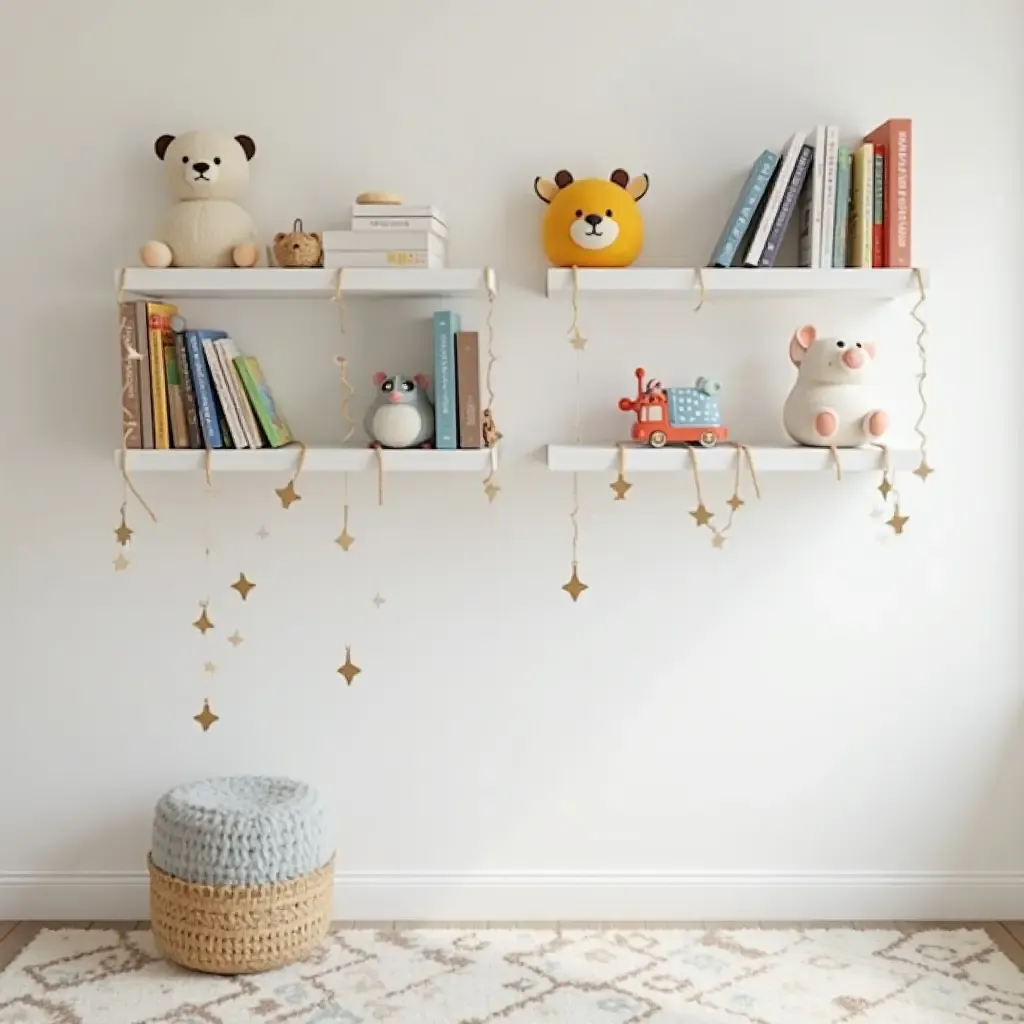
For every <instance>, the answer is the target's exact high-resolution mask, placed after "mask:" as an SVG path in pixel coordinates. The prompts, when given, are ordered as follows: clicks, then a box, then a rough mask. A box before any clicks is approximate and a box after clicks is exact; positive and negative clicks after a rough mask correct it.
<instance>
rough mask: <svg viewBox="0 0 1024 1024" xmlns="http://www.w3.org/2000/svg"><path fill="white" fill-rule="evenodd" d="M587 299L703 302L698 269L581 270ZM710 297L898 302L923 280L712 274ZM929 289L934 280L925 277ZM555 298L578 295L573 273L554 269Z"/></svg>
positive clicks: (855, 273) (908, 276) (735, 270)
mask: <svg viewBox="0 0 1024 1024" xmlns="http://www.w3.org/2000/svg"><path fill="white" fill-rule="evenodd" d="M578 273H579V291H580V294H581V295H588V296H589V295H607V296H618V297H620V298H631V297H650V296H656V295H662V296H668V297H673V296H674V297H676V298H681V299H692V300H693V301H697V300H699V298H700V294H701V290H700V278H699V276H698V273H697V270H696V268H694V267H624V268H622V269H614V270H603V269H602V270H596V269H592V270H580V271H579V272H578ZM701 273H702V275H703V277H704V296H705V300H706V301H707V302H712V301H719V300H728V301H731V300H734V299H772V298H776V299H799V298H806V299H810V298H823V299H827V298H833V299H872V300H887V299H897V298H900V297H901V296H906V295H916V294H917V291H918V288H917V278H916V276H915V274H914V271H913V270H909V269H899V270H897V269H891V268H884V269H877V270H854V269H850V270H831V269H829V270H810V269H807V268H803V267H771V268H767V267H765V268H756V269H747V268H743V267H729V268H726V269H719V268H712V267H709V268H706V269H702V271H701ZM921 276H922V278H923V280H924V284H925V286H927V285H928V274H927V272H926V271H922V272H921ZM547 293H548V296H549V297H568V296H571V295H572V271H571V270H560V269H554V268H551V269H549V270H548V275H547Z"/></svg>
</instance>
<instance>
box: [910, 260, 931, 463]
mask: <svg viewBox="0 0 1024 1024" xmlns="http://www.w3.org/2000/svg"><path fill="white" fill-rule="evenodd" d="M914 280H915V281H916V282H917V293H918V298H917V302H915V303H914V306H913V308H912V309H911V310H910V315H911V317H912V318H913V319H914V320H915V321H916V322H917V324H918V327H919V330H918V332H917V338H916V339H915V344H916V346H917V358H918V362H919V363H920V367H921V370H920V372H919V373H918V375H917V396H918V398H919V399H920V402H921V411H920V413H919V414H918V417H917V420H916V421H915V423H914V432H915V433H916V434H917V436H918V437H919V438H920V439H921V466H922V467H924V466H926V465H927V462H928V436H927V434H925V432H924V427H923V424H924V420H925V416H926V415H927V413H928V399H927V398H926V397H925V392H924V383H925V381H926V380H927V379H928V351H927V349H926V348H925V344H924V338H925V335H926V334H927V333H928V324H927V323H926V322H925V320H924V318H923V317H921V316H920V315H918V312H917V311H918V309H920V308H921V306H922V305H923V304H924V302H925V299H926V298H927V296H926V295H925V290H924V277H923V275H922V274H921V268H920V267H914ZM927 476H928V474H927V472H925V473H923V474H921V477H922V479H926V478H927Z"/></svg>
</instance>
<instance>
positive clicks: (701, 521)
mask: <svg viewBox="0 0 1024 1024" xmlns="http://www.w3.org/2000/svg"><path fill="white" fill-rule="evenodd" d="M732 446H733V447H734V448H735V449H736V472H735V475H734V476H733V484H732V495H731V496H730V497H729V499H728V501H726V504H727V505H728V506H729V517H728V519H727V520H726V523H725V526H723V527H722V528H721V529H719V528H718V527H716V526H715V525H714V524H713V523H712V522H711V520H712V519H714V517H715V513H714V512H711V511H710V510H709V509H708V507H707V506H706V505H705V504H704V496H703V494H702V491H701V485H700V470H699V469H698V467H697V452H696V449H695V448H694V447H693V445H687V446H686V450H687V453H688V454H689V459H690V470H691V472H692V473H693V486H694V489H695V490H696V492H697V507H696V508H695V509H694V510H693V511H692V512H691V513H690V516H691V517H692V518H693V520H694V521H695V522H696V524H697V526H698V527H702V526H706V527H707V528H708V529H709V530H710V531H711V534H712V537H711V546H712V547H713V548H717V549H718V550H719V551H721V550H722V549H723V548H724V547H725V542H726V539H727V534H728V533H729V531H730V530H731V529H732V525H733V521H734V520H735V518H736V513H737V512H738V511H739V510H740V509H741V508H742V507H743V506H744V505H745V504H746V502H745V501H744V500H743V498H742V497H741V496H740V474H741V469H742V466H743V463H744V461H745V462H746V464H747V472H748V473H749V474H750V483H751V486H752V487H753V488H754V494H755V496H756V497H757V499H758V501H760V500H761V486H760V484H758V482H757V470H756V469H755V468H754V457H753V456H752V455H751V453H750V449H749V448H748V447H747V446H746V445H745V444H739V443H738V442H732Z"/></svg>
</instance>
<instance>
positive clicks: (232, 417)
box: [200, 331, 249, 448]
mask: <svg viewBox="0 0 1024 1024" xmlns="http://www.w3.org/2000/svg"><path fill="white" fill-rule="evenodd" d="M200 337H201V340H202V343H203V352H204V353H205V355H206V365H207V366H208V367H209V368H210V378H211V379H212V380H213V389H214V391H215V392H216V394H217V404H218V405H219V406H220V409H221V411H222V412H223V413H224V419H225V421H226V422H227V425H228V436H229V437H230V438H231V446H232V447H233V448H248V447H249V442H248V440H247V439H246V436H245V429H244V427H243V426H242V417H241V416H239V414H238V407H237V406H236V405H235V399H234V396H233V395H232V394H231V384H230V383H229V381H228V376H227V374H226V373H225V372H224V363H223V361H222V357H221V353H220V349H219V348H218V346H217V342H218V341H220V340H221V339H222V338H226V337H227V334H225V332H224V331H202V332H200Z"/></svg>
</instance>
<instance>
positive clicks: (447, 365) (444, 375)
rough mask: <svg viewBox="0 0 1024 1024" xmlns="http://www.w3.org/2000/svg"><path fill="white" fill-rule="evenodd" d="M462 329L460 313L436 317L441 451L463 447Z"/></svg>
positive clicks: (437, 418) (437, 435)
mask: <svg viewBox="0 0 1024 1024" xmlns="http://www.w3.org/2000/svg"><path fill="white" fill-rule="evenodd" d="M460 327H461V323H460V318H459V314H458V313H454V312H452V311H450V310H446V309H445V310H438V312H436V313H435V314H434V446H435V447H437V448H458V446H459V432H458V424H459V413H458V409H457V408H456V399H455V396H456V384H455V335H456V334H457V333H458V331H459V328H460Z"/></svg>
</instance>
